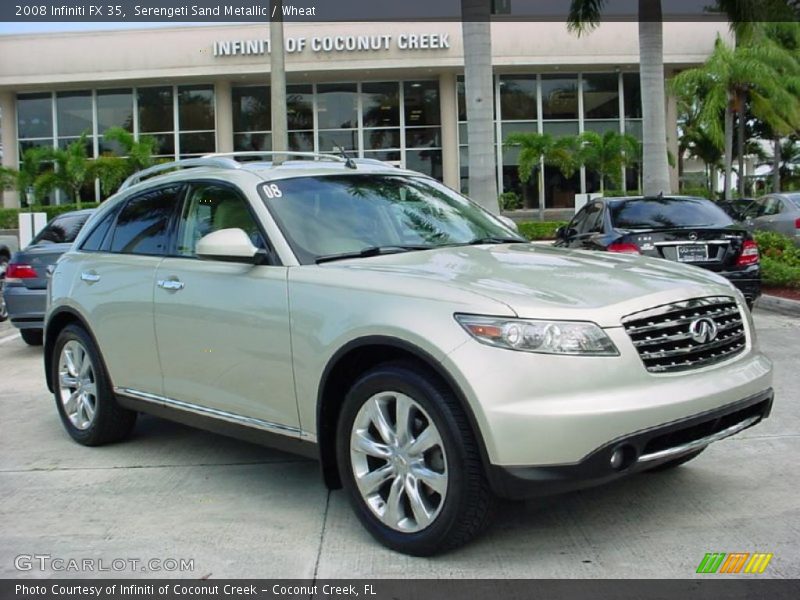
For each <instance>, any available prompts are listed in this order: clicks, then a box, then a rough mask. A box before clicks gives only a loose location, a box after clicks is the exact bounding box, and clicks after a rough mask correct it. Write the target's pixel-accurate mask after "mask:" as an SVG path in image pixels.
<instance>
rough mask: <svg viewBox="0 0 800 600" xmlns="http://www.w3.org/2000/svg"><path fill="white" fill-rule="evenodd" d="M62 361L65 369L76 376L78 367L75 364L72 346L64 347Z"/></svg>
mask: <svg viewBox="0 0 800 600" xmlns="http://www.w3.org/2000/svg"><path fill="white" fill-rule="evenodd" d="M64 362H65V363H66V366H67V371H68V372H69V374H70V375H72V376H73V377H77V376H78V368H77V367H76V365H75V355H74V354H73V351H72V348H64Z"/></svg>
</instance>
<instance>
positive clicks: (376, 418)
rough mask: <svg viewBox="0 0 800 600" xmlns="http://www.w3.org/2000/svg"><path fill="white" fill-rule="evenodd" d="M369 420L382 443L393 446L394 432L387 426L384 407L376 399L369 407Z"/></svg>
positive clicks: (387, 421)
mask: <svg viewBox="0 0 800 600" xmlns="http://www.w3.org/2000/svg"><path fill="white" fill-rule="evenodd" d="M370 420H371V421H372V424H373V425H375V428H376V429H377V430H378V433H379V434H380V436H381V438H382V439H383V441H384V442H386V443H387V444H389V445H394V444H395V443H396V442H395V439H396V438H395V433H394V430H393V429H392V426H391V425H390V424H389V420H388V419H387V418H386V411H385V410H384V405H383V403H382V402H381V401H380V399H378V398H375V399H374V400H373V401H372V405H371V406H370Z"/></svg>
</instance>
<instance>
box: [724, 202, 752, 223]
mask: <svg viewBox="0 0 800 600" xmlns="http://www.w3.org/2000/svg"><path fill="white" fill-rule="evenodd" d="M754 203H755V200H754V199H753V198H734V199H733V200H719V201H718V202H716V204H717V206H719V207H720V208H721V209H722V210H724V211H725V212H726V213H727V214H728V216H729V217H730V218H731V219H733V220H734V221H744V220H745V219H746V218H747V213H748V211H750V210H752V208H753V206H754Z"/></svg>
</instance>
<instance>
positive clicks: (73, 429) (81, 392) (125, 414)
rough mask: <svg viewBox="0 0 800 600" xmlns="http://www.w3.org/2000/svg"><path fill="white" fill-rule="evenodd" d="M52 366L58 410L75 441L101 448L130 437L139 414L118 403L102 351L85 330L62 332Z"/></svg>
mask: <svg viewBox="0 0 800 600" xmlns="http://www.w3.org/2000/svg"><path fill="white" fill-rule="evenodd" d="M51 364H52V365H53V366H52V369H53V373H52V376H53V387H54V389H55V400H56V407H57V408H58V414H59V416H60V417H61V422H62V423H63V424H64V428H65V429H66V430H67V433H69V435H70V436H71V437H72V439H74V440H75V441H76V442H78V443H79V444H83V445H84V446H100V445H102V444H108V443H111V442H118V441H120V440H123V439H125V438H126V437H127V436H128V435H129V434H130V432H131V430H132V429H133V426H134V424H135V423H136V413H135V412H133V411H130V410H127V409H125V408H122V407H121V406H120V405H119V404H118V403H117V401H116V399H115V398H114V392H113V389H112V387H111V382H110V380H109V377H108V374H107V373H106V370H105V366H104V365H103V361H102V358H101V357H100V352H99V350H98V349H97V346H96V344H95V343H94V340H93V339H92V338H91V336H90V335H89V334H88V333H87V331H86V330H85V329H84V328H83V327H81V326H79V325H68V326H67V327H65V328H64V329H63V330H62V331H61V333H59V335H58V338H57V339H56V343H55V344H54V346H53V360H52V361H51Z"/></svg>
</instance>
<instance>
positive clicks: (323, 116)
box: [317, 83, 358, 129]
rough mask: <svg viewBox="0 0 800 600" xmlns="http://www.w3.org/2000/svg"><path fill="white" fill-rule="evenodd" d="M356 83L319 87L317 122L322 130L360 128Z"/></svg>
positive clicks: (331, 84)
mask: <svg viewBox="0 0 800 600" xmlns="http://www.w3.org/2000/svg"><path fill="white" fill-rule="evenodd" d="M356 89H357V88H356V84H355V83H326V84H320V85H318V86H317V121H318V123H319V128H320V129H350V128H355V127H358V93H357V91H356Z"/></svg>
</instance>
